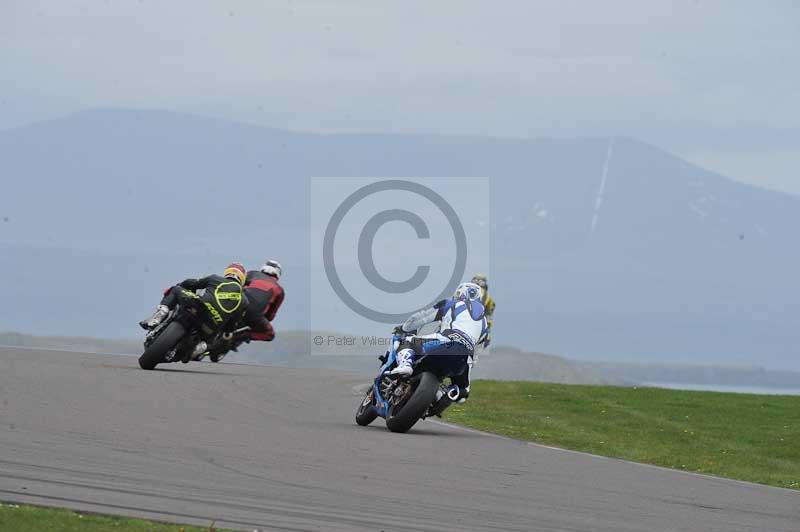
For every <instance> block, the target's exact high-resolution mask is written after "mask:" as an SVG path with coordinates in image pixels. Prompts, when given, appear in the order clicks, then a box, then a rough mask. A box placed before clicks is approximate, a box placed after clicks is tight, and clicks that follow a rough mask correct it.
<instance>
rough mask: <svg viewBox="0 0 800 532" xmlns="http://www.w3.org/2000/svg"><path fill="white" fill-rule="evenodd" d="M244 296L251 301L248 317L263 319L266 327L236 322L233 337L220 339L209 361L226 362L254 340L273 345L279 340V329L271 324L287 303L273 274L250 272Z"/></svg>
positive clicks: (233, 326)
mask: <svg viewBox="0 0 800 532" xmlns="http://www.w3.org/2000/svg"><path fill="white" fill-rule="evenodd" d="M244 293H245V295H246V296H247V301H248V315H251V314H252V315H254V316H261V317H262V318H263V320H264V323H263V326H261V327H260V328H259V327H253V326H252V325H250V323H233V324H232V325H231V329H235V330H231V331H230V332H231V334H230V335H229V336H227V337H226V338H221V339H219V340H218V341H217V342H216V343H215V344H214V345H212V346H211V347H210V348H209V358H210V359H211V361H212V362H218V361H220V360H222V358H223V357H224V356H225V353H227V352H228V351H231V350H233V351H236V348H237V347H239V346H240V345H241V344H242V343H243V342H248V343H249V342H250V341H251V340H255V341H260V342H271V341H272V340H274V339H275V329H273V327H272V323H270V322H271V321H272V320H274V319H275V315H276V314H277V312H278V309H279V308H280V306H281V303H283V298H284V294H285V292H284V290H283V287H281V285H279V284H278V280H277V279H276V278H275V277H273V276H272V275H267V274H265V273H262V272H260V271H250V272H247V280H246V281H245V287H244ZM250 321H252V319H251V320H250ZM248 325H249V326H248Z"/></svg>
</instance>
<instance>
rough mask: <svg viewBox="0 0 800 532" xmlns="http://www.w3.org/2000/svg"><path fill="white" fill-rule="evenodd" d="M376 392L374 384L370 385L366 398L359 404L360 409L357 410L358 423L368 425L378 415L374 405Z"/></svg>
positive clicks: (363, 425)
mask: <svg viewBox="0 0 800 532" xmlns="http://www.w3.org/2000/svg"><path fill="white" fill-rule="evenodd" d="M374 393H375V392H374V390H373V389H372V386H370V387H369V390H368V391H367V393H366V395H365V396H364V399H362V400H361V403H360V404H359V405H358V410H356V423H358V424H359V425H361V426H362V427H366V426H367V425H369V424H370V423H372V422H373V421H375V418H376V417H378V413H377V412H376V411H375V407H374V406H373V405H374V404H375V396H374Z"/></svg>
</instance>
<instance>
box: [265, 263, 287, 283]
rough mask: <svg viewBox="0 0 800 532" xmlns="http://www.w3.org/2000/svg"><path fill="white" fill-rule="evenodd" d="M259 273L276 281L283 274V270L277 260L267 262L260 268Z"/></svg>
mask: <svg viewBox="0 0 800 532" xmlns="http://www.w3.org/2000/svg"><path fill="white" fill-rule="evenodd" d="M261 273H266V274H267V275H271V276H273V277H274V278H276V279H280V278H281V274H282V273H283V268H281V263H280V262H278V261H277V260H268V261H267V262H265V263H264V265H263V266H262V267H261Z"/></svg>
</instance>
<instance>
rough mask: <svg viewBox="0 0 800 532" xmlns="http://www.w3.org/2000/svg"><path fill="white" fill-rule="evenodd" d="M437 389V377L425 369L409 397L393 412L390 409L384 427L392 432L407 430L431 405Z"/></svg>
mask: <svg viewBox="0 0 800 532" xmlns="http://www.w3.org/2000/svg"><path fill="white" fill-rule="evenodd" d="M438 389H439V379H437V378H436V375H434V374H433V373H431V372H429V371H426V372H424V373H423V374H422V375H420V379H419V384H418V385H417V388H416V390H414V393H413V394H412V395H411V398H410V399H409V400H408V401H406V403H405V404H404V405H403V406H402V407H401V408H400V411H399V412H397V413H396V414H395V412H394V411H392V412H391V413H390V414H389V417H387V418H386V427H387V428H388V429H389V430H391V431H392V432H408V431H409V429H411V427H413V426H414V424H415V423H416V422H417V421H419V418H421V417H422V416H423V415H425V412H427V410H428V407H429V406H431V403H433V400H434V399H435V398H436V390H438Z"/></svg>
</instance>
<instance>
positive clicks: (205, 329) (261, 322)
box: [161, 275, 269, 339]
mask: <svg viewBox="0 0 800 532" xmlns="http://www.w3.org/2000/svg"><path fill="white" fill-rule="evenodd" d="M198 290H203V294H202V295H198V294H196V292H197V291H198ZM181 297H188V298H192V299H199V300H200V301H201V303H202V305H203V308H204V309H205V311H206V312H205V315H204V317H203V319H202V320H201V326H200V332H201V334H202V336H203V337H205V338H206V339H211V338H212V337H213V336H215V335H216V333H218V332H219V331H226V330H228V329H229V328H230V327H231V325H233V324H236V323H244V324H245V325H246V326H248V327H250V329H252V330H254V331H262V332H266V331H268V330H269V322H268V321H267V320H266V319H265V318H264V316H262V315H261V314H259V313H258V311H257V309H254V308H253V306H252V305H251V304H250V301H249V300H248V298H247V295H246V293H245V291H244V290H243V289H242V286H241V285H240V284H239V283H237V282H236V281H234V280H231V279H227V278H225V277H221V276H219V275H209V276H207V277H203V278H200V279H185V280H184V281H181V282H180V283H179V284H177V285H175V286H173V287H171V288H169V289H168V290H167V291H166V292H164V297H163V298H162V299H161V305H162V306H164V307H166V308H168V309H172V308H174V307H175V305H176V304H177V303H178V301H179V298H181Z"/></svg>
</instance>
